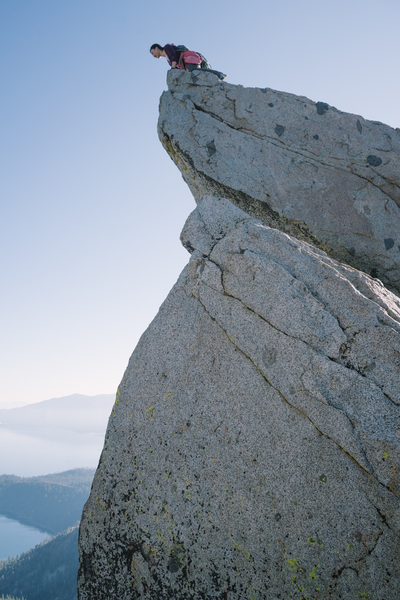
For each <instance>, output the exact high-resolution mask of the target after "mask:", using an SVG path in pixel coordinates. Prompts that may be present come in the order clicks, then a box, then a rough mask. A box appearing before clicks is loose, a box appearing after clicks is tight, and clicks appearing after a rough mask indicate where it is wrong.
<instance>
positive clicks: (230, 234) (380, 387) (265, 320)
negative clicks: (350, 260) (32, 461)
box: [79, 108, 400, 600]
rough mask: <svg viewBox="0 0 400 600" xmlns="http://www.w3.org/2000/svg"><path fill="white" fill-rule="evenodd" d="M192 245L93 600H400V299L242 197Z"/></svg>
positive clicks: (121, 450)
mask: <svg viewBox="0 0 400 600" xmlns="http://www.w3.org/2000/svg"><path fill="white" fill-rule="evenodd" d="M243 110H245V109H244V108H243ZM181 239H182V243H183V244H184V246H185V247H186V248H187V249H188V250H189V252H190V253H191V258H190V261H189V264H188V266H187V267H186V268H185V269H184V270H183V272H182V274H181V276H180V278H179V280H178V282H177V283H176V285H175V286H174V288H173V289H172V290H171V292H170V294H169V296H168V297H167V299H166V300H165V302H164V303H163V305H162V306H161V308H160V311H159V313H158V315H157V316H156V318H155V319H154V321H153V322H152V323H151V325H150V326H149V328H148V329H147V331H146V332H145V333H144V334H143V336H142V338H141V339H140V341H139V344H138V346H137V347H136V349H135V351H134V353H133V354H132V357H131V359H130V361H129V365H128V367H127V370H126V372H125V375H124V377H123V379H122V382H121V384H120V386H119V389H118V403H117V404H116V405H115V406H114V408H113V412H112V415H111V417H110V421H109V425H108V429H107V434H106V440H105V446H104V450H103V453H102V457H101V460H100V463H99V467H98V469H97V472H96V476H95V479H94V483H93V488H92V492H91V495H90V498H89V500H88V502H87V504H86V506H85V509H84V512H83V516H82V522H81V527H80V542H79V544H80V574H79V598H80V600H89V599H91V600H93V599H94V598H95V599H96V600H106V599H107V600H110V598H113V599H114V598H115V599H118V600H128V599H129V600H132V599H139V598H140V599H143V600H154V599H155V598H157V599H159V600H167V599H168V600H170V599H174V600H184V599H187V598H191V599H195V600H197V599H199V600H200V599H202V600H211V599H220V600H242V599H249V600H265V599H267V598H268V599H269V598H271V599H272V598H274V599H275V598H281V599H282V598H284V599H287V598H294V599H297V600H301V599H304V598H309V599H314V598H315V599H317V598H321V599H322V598H323V599H325V598H331V599H339V598H341V599H344V600H354V598H358V597H366V598H369V600H379V599H381V598H385V600H397V599H398V597H399V595H400V571H399V562H398V556H399V551H400V540H399V525H400V501H399V492H400V482H399V469H398V467H399V458H400V419H399V416H400V388H399V383H398V373H399V368H400V363H399V356H400V354H399V350H400V300H399V298H398V297H397V296H396V295H394V294H392V293H391V292H390V291H388V290H387V289H386V288H385V287H384V286H383V285H382V283H381V282H380V281H377V280H376V279H373V278H371V277H370V276H369V275H367V274H364V273H362V272H360V271H358V270H356V269H354V268H353V267H351V266H348V265H346V264H341V263H339V262H337V261H336V260H333V259H332V258H330V257H329V256H328V255H327V254H326V253H325V252H323V251H322V250H320V249H318V248H316V247H314V246H312V245H310V244H309V243H307V242H305V241H302V240H298V239H296V238H295V237H293V236H291V235H288V234H287V233H284V232H282V231H279V230H278V229H276V228H275V229H274V228H271V227H268V226H267V225H265V224H264V223H263V222H261V221H260V220H258V219H255V218H253V217H252V216H250V215H249V214H248V213H247V212H244V211H242V210H241V209H239V208H238V207H237V206H235V205H234V204H233V203H232V202H231V201H229V200H228V199H225V198H217V197H212V196H206V197H204V198H203V199H202V200H201V201H200V202H199V203H198V205H197V208H196V209H195V210H194V211H193V213H192V214H191V215H190V216H189V218H188V220H187V222H186V224H185V226H184V228H183V231H182V235H181Z"/></svg>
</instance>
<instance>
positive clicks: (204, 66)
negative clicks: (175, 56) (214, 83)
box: [175, 44, 211, 69]
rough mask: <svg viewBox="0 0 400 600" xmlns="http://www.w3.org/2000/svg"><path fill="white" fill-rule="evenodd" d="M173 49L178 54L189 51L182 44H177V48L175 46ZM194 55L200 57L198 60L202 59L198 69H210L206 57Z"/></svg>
mask: <svg viewBox="0 0 400 600" xmlns="http://www.w3.org/2000/svg"><path fill="white" fill-rule="evenodd" d="M175 48H176V49H177V50H178V52H185V51H187V50H189V48H187V47H186V46H184V45H183V44H179V46H175ZM196 54H198V55H199V56H200V58H201V59H202V61H201V64H200V69H211V65H210V63H209V62H208V60H207V59H206V57H205V56H203V55H202V54H200V52H196Z"/></svg>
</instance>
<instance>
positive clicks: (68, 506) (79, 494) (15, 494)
mask: <svg viewBox="0 0 400 600" xmlns="http://www.w3.org/2000/svg"><path fill="white" fill-rule="evenodd" d="M93 475H94V469H74V470H72V471H66V472H65V473H56V474H53V475H46V476H43V477H30V478H25V477H16V476H15V475H2V476H0V514H3V515H6V516H9V517H11V518H13V519H17V520H18V521H21V522H23V523H27V524H30V525H34V526H36V527H38V528H41V529H44V530H46V531H49V532H50V533H52V534H56V533H60V532H62V531H64V530H65V529H67V528H68V527H72V526H73V525H75V524H76V523H77V522H78V521H79V519H80V518H81V513H82V508H83V505H84V503H85V502H86V500H87V498H88V496H89V492H90V486H91V483H92V479H93Z"/></svg>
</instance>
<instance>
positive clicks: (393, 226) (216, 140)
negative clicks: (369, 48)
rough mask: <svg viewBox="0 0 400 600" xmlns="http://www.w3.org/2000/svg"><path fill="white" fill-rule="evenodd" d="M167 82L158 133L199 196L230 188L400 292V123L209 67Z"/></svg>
mask: <svg viewBox="0 0 400 600" xmlns="http://www.w3.org/2000/svg"><path fill="white" fill-rule="evenodd" d="M168 87H169V91H168V92H164V94H163V95H162V97H161V103H160V118H159V136H160V140H161V141H162V143H163V145H164V147H165V149H166V150H167V151H168V153H169V154H170V156H171V158H172V159H173V160H174V162H175V164H176V165H177V166H178V168H179V169H180V171H181V173H182V175H183V178H184V180H185V181H186V182H187V184H188V185H189V187H190V189H191V191H192V193H193V195H194V197H195V199H196V200H197V201H199V200H200V199H201V198H202V197H203V196H204V195H205V194H212V195H214V196H222V197H226V198H228V199H230V200H232V202H234V203H235V204H236V205H237V206H239V207H240V208H242V209H243V210H245V211H246V212H248V213H249V214H251V215H252V216H255V217H257V218H260V219H262V220H263V221H264V222H265V223H266V224H267V225H270V226H271V227H273V228H276V229H280V230H282V231H285V232H286V233H290V234H291V235H294V236H295V237H296V238H298V239H304V240H306V241H308V242H310V243H311V244H313V245H315V246H317V247H319V248H321V249H323V250H326V251H327V252H328V254H329V255H330V256H331V257H334V258H336V259H338V260H340V261H341V262H346V263H347V264H349V265H352V266H354V267H356V268H357V269H360V270H362V271H364V272H366V273H368V274H370V275H372V276H373V277H378V278H379V279H381V280H382V282H383V283H384V284H385V285H386V286H387V287H388V288H389V289H391V290H394V291H396V293H399V290H400V130H399V129H396V130H395V129H392V128H391V127H389V126H387V125H384V124H382V123H377V122H372V121H366V120H365V119H363V118H362V117H361V116H357V115H352V114H347V113H344V112H341V111H339V110H337V109H336V108H334V107H332V106H329V105H328V104H326V103H324V102H312V101H311V100H309V99H308V98H304V97H301V96H295V95H293V94H287V93H284V92H277V91H275V90H271V89H268V88H266V89H258V88H244V87H243V86H240V85H232V84H229V83H225V82H224V83H221V82H220V81H219V80H218V79H217V78H216V77H215V76H214V75H211V74H208V73H200V74H197V73H196V74H191V73H187V72H182V71H178V70H171V71H169V73H168Z"/></svg>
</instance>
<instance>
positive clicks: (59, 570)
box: [0, 526, 78, 600]
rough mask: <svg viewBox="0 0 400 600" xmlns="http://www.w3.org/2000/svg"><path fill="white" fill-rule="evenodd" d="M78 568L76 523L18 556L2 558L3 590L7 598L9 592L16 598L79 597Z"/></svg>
mask: <svg viewBox="0 0 400 600" xmlns="http://www.w3.org/2000/svg"><path fill="white" fill-rule="evenodd" d="M77 572H78V527H77V526H76V527H73V528H71V529H69V530H67V531H65V532H64V533H61V534H60V535H58V536H57V537H55V538H53V539H51V540H45V541H44V542H43V543H42V544H40V545H39V546H36V548H34V549H33V550H30V551H29V552H26V553H25V554H22V555H21V556H20V557H19V558H14V559H9V560H7V561H4V562H0V594H4V596H5V597H6V598H7V600H9V596H8V595H10V596H11V597H12V598H13V597H14V600H19V599H21V596H22V597H23V598H25V599H26V600H56V599H57V600H76V598H77V588H76V579H77ZM0 600H1V598H0ZM10 600H11V599H10ZM21 600H22V599H21Z"/></svg>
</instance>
